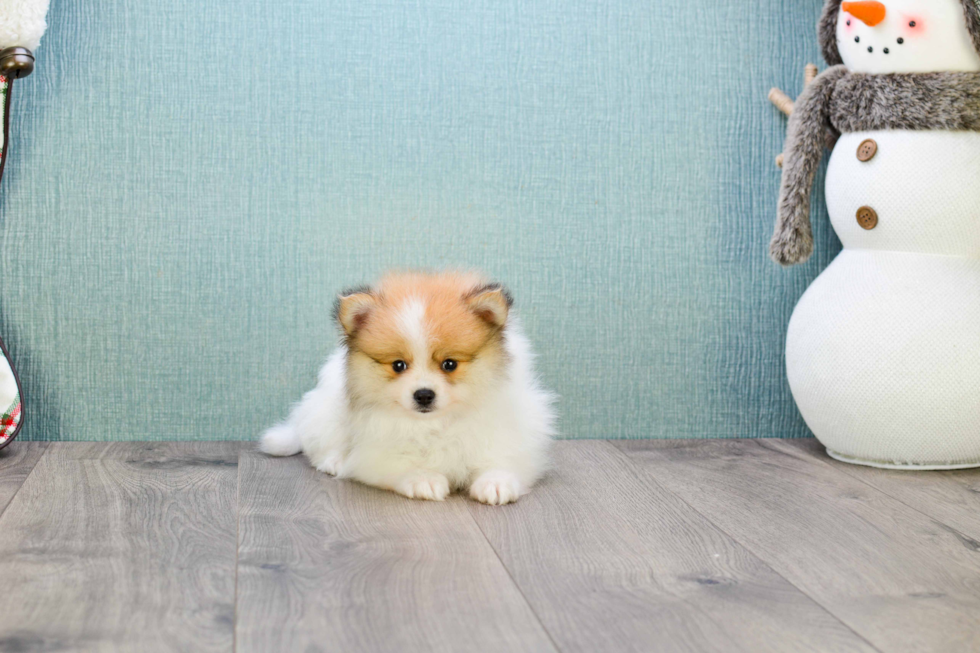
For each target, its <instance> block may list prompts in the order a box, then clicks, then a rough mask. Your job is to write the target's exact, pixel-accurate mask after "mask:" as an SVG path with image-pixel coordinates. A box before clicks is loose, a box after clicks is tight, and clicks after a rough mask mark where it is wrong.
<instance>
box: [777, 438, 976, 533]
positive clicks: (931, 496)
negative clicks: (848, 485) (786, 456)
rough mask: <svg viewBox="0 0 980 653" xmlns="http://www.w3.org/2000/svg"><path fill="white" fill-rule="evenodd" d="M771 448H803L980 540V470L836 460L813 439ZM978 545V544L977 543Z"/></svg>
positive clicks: (848, 473)
mask: <svg viewBox="0 0 980 653" xmlns="http://www.w3.org/2000/svg"><path fill="white" fill-rule="evenodd" d="M772 446H773V448H777V449H780V448H789V449H797V450H800V451H804V452H806V453H808V454H810V455H812V456H814V457H815V458H820V459H822V460H824V461H826V462H827V464H829V465H832V466H833V467H836V468H837V469H838V470H840V471H841V472H843V473H845V474H847V475H848V476H851V477H852V478H855V479H858V480H860V481H862V482H864V483H867V484H868V485H871V486H872V487H875V488H877V489H879V490H881V491H882V492H884V493H885V494H887V495H888V496H890V497H894V498H895V499H898V500H899V501H901V502H902V503H904V504H905V505H907V506H910V507H912V508H915V509H916V510H918V511H919V512H922V513H925V514H927V515H929V516H930V517H933V518H935V519H936V520H938V521H940V522H942V523H944V524H946V525H947V526H951V527H953V528H954V529H956V530H957V531H959V532H961V533H963V534H965V535H967V536H969V537H970V538H972V539H974V540H977V541H980V469H961V470H955V471H945V472H940V471H933V472H912V471H899V470H891V469H874V468H871V467H862V466H858V465H849V464H847V463H842V462H838V461H836V460H834V459H832V458H830V457H829V456H827V455H826V454H825V453H824V448H823V446H822V445H821V444H820V443H819V442H817V441H816V440H814V439H812V438H806V439H800V440H782V441H778V440H777V441H773V442H772ZM978 546H980V545H978Z"/></svg>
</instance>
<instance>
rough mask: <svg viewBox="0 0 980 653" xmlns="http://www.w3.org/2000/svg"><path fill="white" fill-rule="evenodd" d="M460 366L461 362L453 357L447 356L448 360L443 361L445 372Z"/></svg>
mask: <svg viewBox="0 0 980 653" xmlns="http://www.w3.org/2000/svg"><path fill="white" fill-rule="evenodd" d="M458 366H459V363H457V362H456V361H454V360H453V359H452V358H447V359H446V360H444V361H442V371H443V372H452V371H453V370H455V369H456V368H457V367H458Z"/></svg>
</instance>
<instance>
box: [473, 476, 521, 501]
mask: <svg viewBox="0 0 980 653" xmlns="http://www.w3.org/2000/svg"><path fill="white" fill-rule="evenodd" d="M520 496H521V482H520V481H519V480H518V479H517V475H516V474H514V473H513V472H507V471H504V470H491V471H489V472H484V473H483V474H480V476H479V477H478V478H477V479H476V480H475V481H473V485H471V486H470V497H472V498H473V499H476V500H477V501H479V502H480V503H486V504H489V505H491V506H502V505H504V504H505V503H510V502H512V501H517V499H518V498H519V497H520Z"/></svg>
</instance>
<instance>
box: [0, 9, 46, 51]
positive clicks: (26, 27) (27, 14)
mask: <svg viewBox="0 0 980 653" xmlns="http://www.w3.org/2000/svg"><path fill="white" fill-rule="evenodd" d="M49 1H50V0H0V50H3V49H4V48H11V47H14V46H17V47H21V48H27V49H28V50H30V51H32V52H33V51H34V50H36V49H37V46H38V45H39V44H40V43H41V37H42V36H44V30H46V29H47V27H48V24H47V23H46V22H45V16H47V14H48V3H49Z"/></svg>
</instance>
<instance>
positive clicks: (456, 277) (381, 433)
mask: <svg viewBox="0 0 980 653" xmlns="http://www.w3.org/2000/svg"><path fill="white" fill-rule="evenodd" d="M510 308H511V298H510V296H509V295H508V293H507V292H506V291H505V290H504V289H503V288H502V287H501V286H500V285H499V284H492V283H487V282H486V281H485V280H483V279H482V278H481V277H479V276H477V275H475V274H468V273H441V274H423V273H407V274H392V275H389V276H387V277H385V278H384V279H383V280H382V281H381V282H380V283H379V284H377V285H376V286H375V287H373V288H364V289H358V290H353V291H350V292H347V293H344V294H343V295H342V296H341V297H340V298H339V299H338V300H337V306H336V311H335V312H336V318H337V321H338V322H339V324H340V327H341V329H342V330H343V344H342V345H341V346H340V347H339V348H338V349H337V350H336V351H335V352H334V353H333V354H332V355H331V356H330V358H329V359H328V360H327V363H326V364H325V365H324V366H323V368H322V369H321V370H320V377H319V382H318V383H317V386H316V388H314V389H313V390H311V391H309V392H308V393H306V395H304V397H303V399H302V401H301V402H300V403H299V404H297V405H296V406H295V407H294V408H293V410H292V412H291V414H290V415H289V418H288V419H287V420H286V422H285V423H282V424H279V425H277V426H274V427H272V428H271V429H269V430H268V431H266V433H265V434H264V435H263V436H262V441H261V444H260V448H261V450H262V451H264V452H265V453H267V454H271V455H273V456H291V455H293V454H297V453H299V452H300V451H302V452H303V453H305V454H306V456H307V457H308V458H309V460H310V462H311V463H312V465H313V466H314V467H316V468H317V469H318V470H320V471H322V472H326V473H328V474H334V475H336V476H337V477H339V478H351V479H356V480H358V481H360V482H362V483H366V484H367V485H373V486H375V487H379V488H384V489H388V490H393V491H395V492H397V493H399V494H403V495H405V496H406V497H409V498H413V499H431V500H435V501H442V500H443V499H445V498H446V496H447V495H448V494H449V493H450V492H451V491H452V490H454V489H459V490H468V491H469V494H470V496H471V497H472V498H473V499H476V500H477V501H482V502H483V503H487V504H492V505H502V504H506V503H510V502H511V501H516V500H517V498H518V497H520V496H521V495H523V494H525V493H527V492H528V491H529V490H530V488H531V486H532V485H533V484H534V483H535V481H537V480H538V478H540V476H541V474H542V473H543V472H544V470H545V467H546V462H547V452H548V445H549V443H550V440H551V437H552V436H553V434H554V421H555V418H554V413H553V411H552V403H553V400H554V397H553V395H551V394H550V393H549V392H547V391H545V390H544V389H542V387H541V386H540V385H539V383H538V381H537V378H536V377H535V374H534V370H533V359H534V356H533V354H532V352H531V346H530V344H529V343H528V341H527V338H525V337H524V335H523V333H522V332H521V329H520V326H519V324H518V323H517V321H516V319H515V318H514V317H513V316H511V315H510Z"/></svg>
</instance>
